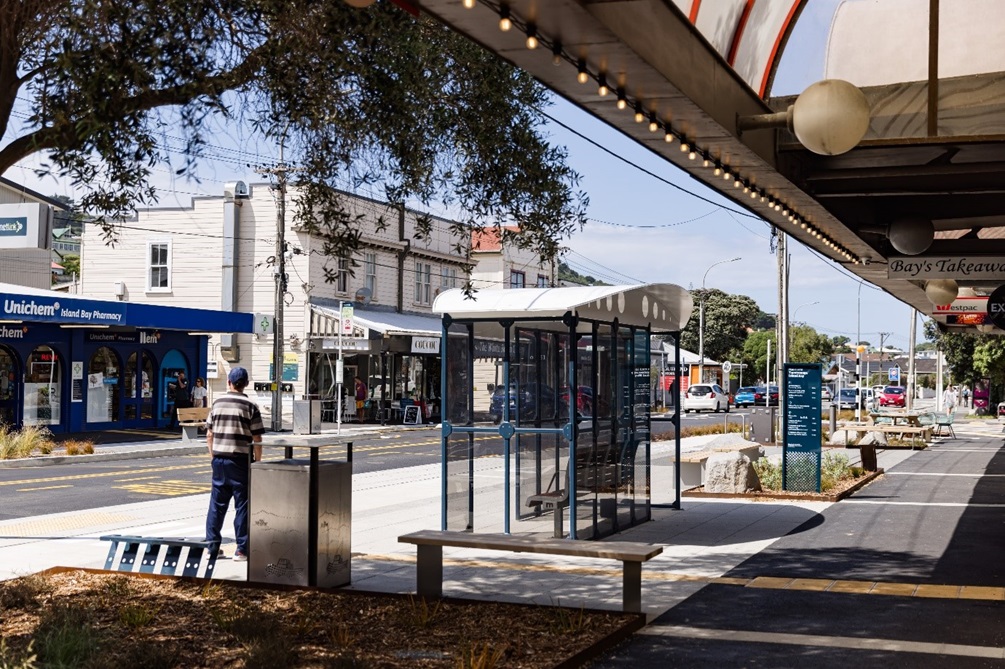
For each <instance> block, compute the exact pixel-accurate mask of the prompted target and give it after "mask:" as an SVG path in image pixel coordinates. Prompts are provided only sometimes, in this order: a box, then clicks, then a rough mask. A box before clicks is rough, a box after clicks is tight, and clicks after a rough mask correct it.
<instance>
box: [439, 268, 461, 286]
mask: <svg viewBox="0 0 1005 669" xmlns="http://www.w3.org/2000/svg"><path fill="white" fill-rule="evenodd" d="M440 287H441V288H443V290H447V289H449V288H457V268H456V267H444V268H443V269H442V270H440Z"/></svg>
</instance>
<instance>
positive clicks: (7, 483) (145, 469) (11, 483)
mask: <svg viewBox="0 0 1005 669" xmlns="http://www.w3.org/2000/svg"><path fill="white" fill-rule="evenodd" d="M204 466H205V463H199V464H195V465H174V466H170V467H143V468H139V469H134V470H132V471H124V472H123V471H110V472H95V473H92V474H71V475H67V476H50V477H46V478H37V479H21V480H18V481H0V486H18V485H30V484H32V483H54V482H57V481H80V480H83V479H97V478H108V477H115V476H123V475H130V474H149V473H153V472H173V471H177V470H179V469H196V468H198V467H204Z"/></svg>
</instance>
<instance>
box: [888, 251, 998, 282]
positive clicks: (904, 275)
mask: <svg viewBox="0 0 1005 669" xmlns="http://www.w3.org/2000/svg"><path fill="white" fill-rule="evenodd" d="M1003 275H1005V258H1002V257H985V256H942V257H926V258H915V257H912V256H904V257H900V258H897V257H894V258H890V261H889V263H887V266H886V277H887V278H888V279H968V280H973V279H977V280H991V281H995V282H997V281H1000V280H1001V278H1002V276H1003Z"/></svg>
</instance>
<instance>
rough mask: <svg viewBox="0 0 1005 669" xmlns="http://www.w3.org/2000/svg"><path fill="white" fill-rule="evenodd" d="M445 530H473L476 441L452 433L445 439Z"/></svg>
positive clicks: (468, 436)
mask: <svg viewBox="0 0 1005 669" xmlns="http://www.w3.org/2000/svg"><path fill="white" fill-rule="evenodd" d="M445 442H446V443H445V444H444V454H443V456H444V458H445V463H444V464H445V469H446V480H445V485H446V489H445V491H444V492H445V497H444V501H445V506H446V509H445V512H446V529H448V530H454V531H458V532H464V531H471V530H473V529H474V517H473V514H474V501H475V497H474V483H475V470H474V465H475V462H474V458H475V451H474V446H475V440H474V434H471V433H465V432H454V433H453V434H451V435H450V436H449V437H447V438H446V439H445Z"/></svg>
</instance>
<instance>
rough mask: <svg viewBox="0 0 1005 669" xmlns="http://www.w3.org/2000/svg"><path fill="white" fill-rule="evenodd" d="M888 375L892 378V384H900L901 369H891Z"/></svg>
mask: <svg viewBox="0 0 1005 669" xmlns="http://www.w3.org/2000/svg"><path fill="white" fill-rule="evenodd" d="M886 373H887V375H888V376H889V377H890V383H900V367H891V368H890V369H888V370H886Z"/></svg>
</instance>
